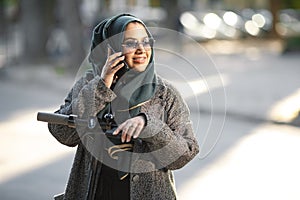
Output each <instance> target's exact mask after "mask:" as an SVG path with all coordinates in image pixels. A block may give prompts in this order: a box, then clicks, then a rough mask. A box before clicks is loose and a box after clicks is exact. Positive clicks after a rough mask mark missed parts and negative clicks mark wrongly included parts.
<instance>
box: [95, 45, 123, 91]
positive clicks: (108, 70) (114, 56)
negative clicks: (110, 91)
mask: <svg viewBox="0 0 300 200" xmlns="http://www.w3.org/2000/svg"><path fill="white" fill-rule="evenodd" d="M124 59H125V56H122V52H118V53H112V50H111V49H110V48H108V50H107V59H106V62H105V65H104V66H103V68H102V72H101V78H102V80H103V81H104V83H105V85H106V87H108V88H110V87H111V85H112V83H113V80H114V75H115V73H116V72H117V71H118V70H119V69H121V68H122V67H123V66H124V63H120V62H121V61H123V60H124ZM119 63H120V64H119Z"/></svg>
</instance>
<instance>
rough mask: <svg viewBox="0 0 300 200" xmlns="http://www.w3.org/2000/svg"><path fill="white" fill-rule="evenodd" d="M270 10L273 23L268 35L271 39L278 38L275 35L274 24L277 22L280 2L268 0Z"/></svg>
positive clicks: (278, 0)
mask: <svg viewBox="0 0 300 200" xmlns="http://www.w3.org/2000/svg"><path fill="white" fill-rule="evenodd" d="M269 3H270V10H271V13H272V17H273V22H272V31H271V33H270V37H273V38H279V35H278V34H277V31H276V23H277V22H278V11H280V9H281V8H282V5H281V3H282V1H281V0H270V1H269Z"/></svg>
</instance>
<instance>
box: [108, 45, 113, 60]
mask: <svg viewBox="0 0 300 200" xmlns="http://www.w3.org/2000/svg"><path fill="white" fill-rule="evenodd" d="M111 54H112V50H111V48H109V46H107V58H108V57H109V56H110V55H111Z"/></svg>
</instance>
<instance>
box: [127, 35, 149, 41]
mask: <svg viewBox="0 0 300 200" xmlns="http://www.w3.org/2000/svg"><path fill="white" fill-rule="evenodd" d="M146 38H149V36H146V37H143V38H142V39H143V40H144V39H146ZM126 40H138V39H137V38H133V37H128V38H124V41H126Z"/></svg>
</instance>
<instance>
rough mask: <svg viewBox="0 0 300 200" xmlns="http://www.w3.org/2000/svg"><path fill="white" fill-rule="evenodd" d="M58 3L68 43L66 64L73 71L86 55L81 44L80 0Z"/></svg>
mask: <svg viewBox="0 0 300 200" xmlns="http://www.w3.org/2000/svg"><path fill="white" fill-rule="evenodd" d="M59 3H60V6H61V9H62V12H63V15H61V19H60V20H61V21H62V25H63V28H64V30H65V31H66V35H67V38H68V42H69V45H70V54H69V56H68V57H67V59H66V66H67V67H68V69H69V70H70V72H72V73H75V72H76V71H77V70H78V69H79V67H80V65H81V63H82V61H83V59H84V58H85V56H86V55H85V51H84V46H83V27H82V23H81V19H80V13H79V5H80V2H79V1H76V0H60V1H59Z"/></svg>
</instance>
